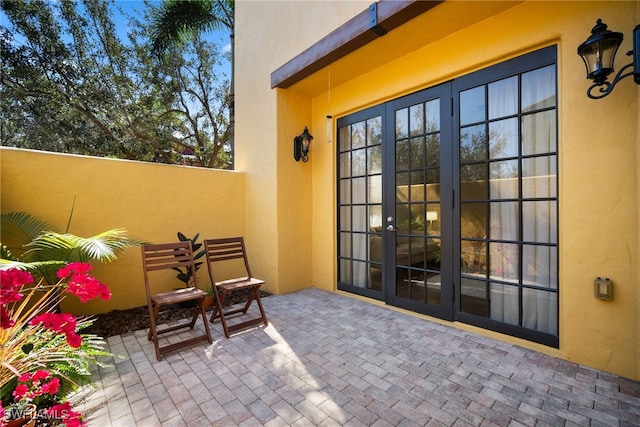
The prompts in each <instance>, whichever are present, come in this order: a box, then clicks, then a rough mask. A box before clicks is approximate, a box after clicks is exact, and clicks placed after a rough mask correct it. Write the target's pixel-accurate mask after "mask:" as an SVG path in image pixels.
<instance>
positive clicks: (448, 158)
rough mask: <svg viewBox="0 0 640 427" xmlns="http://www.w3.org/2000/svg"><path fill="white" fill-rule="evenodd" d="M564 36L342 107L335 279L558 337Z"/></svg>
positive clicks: (535, 335)
mask: <svg viewBox="0 0 640 427" xmlns="http://www.w3.org/2000/svg"><path fill="white" fill-rule="evenodd" d="M555 62H556V49H555V46H552V47H549V48H545V49H542V50H540V51H537V52H533V53H531V54H528V55H524V56H522V57H519V58H516V59H514V60H510V61H507V62H505V63H502V64H498V65H496V66H493V67H490V68H488V69H485V70H481V71H479V72H476V73H473V74H470V75H467V76H463V77H461V78H458V79H456V80H454V81H451V82H448V83H444V84H441V85H438V86H436V87H432V88H429V89H426V90H423V91H420V92H417V93H414V94H411V95H408V96H405V97H402V98H399V99H396V100H393V101H389V102H387V103H385V104H382V105H378V106H375V107H372V108H368V109H366V110H363V111H360V112H357V113H355V114H351V115H349V116H347V117H343V118H340V119H339V120H338V159H337V161H338V236H337V238H338V242H339V243H338V287H339V289H343V290H346V291H349V292H354V293H358V294H361V295H365V296H369V297H372V298H377V299H380V300H383V301H385V302H387V303H389V304H391V305H395V306H398V307H402V308H406V309H409V310H413V311H416V312H420V313H424V314H428V315H432V316H436V317H439V318H442V319H446V320H458V321H462V322H466V323H469V324H474V325H477V326H480V327H485V328H488V329H492V330H496V331H500V332H503V333H508V334H511V335H515V336H520V337H523V338H526V339H530V340H532V341H536V342H541V343H544V344H547V345H551V346H557V345H558V299H557V294H558V283H557V271H558V255H557V254H558V249H557V246H558V245H557V232H558V230H557V173H556V169H557V166H556V165H557V154H556V153H557V136H556V135H557V130H556V129H557V124H556V117H557V108H556V91H557V90H556V83H555V82H556V66H555Z"/></svg>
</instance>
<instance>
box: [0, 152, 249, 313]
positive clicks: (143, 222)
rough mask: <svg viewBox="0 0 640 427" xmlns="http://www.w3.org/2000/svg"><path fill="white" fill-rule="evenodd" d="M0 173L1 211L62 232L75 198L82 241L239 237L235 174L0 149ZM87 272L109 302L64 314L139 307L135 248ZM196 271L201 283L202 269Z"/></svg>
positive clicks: (241, 202) (242, 206)
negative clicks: (110, 235) (118, 232)
mask: <svg viewBox="0 0 640 427" xmlns="http://www.w3.org/2000/svg"><path fill="white" fill-rule="evenodd" d="M0 168H1V169H0V170H1V177H0V182H1V183H2V189H1V198H0V203H1V209H2V212H19V211H24V212H27V213H29V214H31V215H35V216H36V217H38V218H40V219H42V220H44V221H46V222H48V223H50V224H52V225H54V226H56V227H57V228H58V229H60V230H62V231H64V228H65V227H66V225H67V221H68V220H69V215H70V212H71V207H72V205H73V200H74V197H75V208H74V212H73V218H72V221H71V226H70V228H69V232H70V233H73V234H76V235H79V236H82V237H89V236H93V235H96V234H98V233H101V232H103V231H106V230H110V229H114V228H121V227H124V228H126V229H127V231H128V232H129V234H131V235H134V236H136V237H139V238H141V239H144V240H146V241H150V242H154V243H164V242H175V241H177V237H176V233H177V232H178V231H181V232H182V233H184V234H185V235H187V236H189V237H193V236H194V235H195V234H196V233H200V241H202V239H204V238H213V237H227V236H232V235H243V234H244V232H245V212H246V202H245V196H244V195H245V177H244V174H242V173H239V172H231V171H221V170H211V169H203V168H192V167H185V166H171V165H160V164H152V163H142V162H132V161H125V160H112V159H99V158H93V157H81V156H72V155H62V154H53V153H43V152H37V151H29V150H17V149H11V148H1V149H0ZM3 243H5V242H3ZM93 273H95V276H96V277H97V278H99V279H100V280H101V281H103V282H104V283H106V284H108V285H109V288H110V289H111V292H112V298H111V300H110V301H102V300H98V301H89V302H87V303H85V304H80V303H77V302H76V301H75V299H74V298H68V299H67V301H66V303H67V306H65V307H64V308H65V309H68V310H71V311H73V312H75V313H76V314H95V313H102V312H106V311H110V310H113V309H123V308H131V307H137V306H141V305H145V304H146V297H145V291H144V282H143V277H142V261H141V254H140V249H139V248H130V249H127V250H126V252H125V253H124V254H123V255H122V256H121V257H120V258H119V259H118V260H117V261H115V262H113V263H108V264H103V265H97V266H96V268H95V269H94V270H93ZM199 273H200V274H199V278H201V279H202V284H205V285H206V284H208V278H207V275H206V268H201V269H200V271H199ZM180 284H181V282H179V281H177V280H176V285H177V287H179V286H180Z"/></svg>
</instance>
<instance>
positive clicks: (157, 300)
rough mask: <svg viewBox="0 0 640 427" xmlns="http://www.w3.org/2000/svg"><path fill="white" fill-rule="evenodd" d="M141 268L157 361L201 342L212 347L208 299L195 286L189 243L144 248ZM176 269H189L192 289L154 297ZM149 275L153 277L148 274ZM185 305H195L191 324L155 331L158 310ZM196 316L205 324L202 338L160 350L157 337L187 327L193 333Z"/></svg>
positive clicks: (193, 265)
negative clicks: (207, 342) (154, 290)
mask: <svg viewBox="0 0 640 427" xmlns="http://www.w3.org/2000/svg"><path fill="white" fill-rule="evenodd" d="M142 266H143V270H144V286H145V288H146V291H147V305H148V307H149V323H150V327H149V333H148V335H147V338H148V339H149V341H153V344H154V345H155V347H156V357H157V359H158V361H159V360H160V357H161V355H162V354H163V353H166V352H169V351H173V350H177V349H179V348H183V347H187V346H191V345H193V344H196V343H199V342H203V341H209V344H211V343H212V342H213V341H212V339H211V331H210V329H209V323H208V322H207V315H206V313H205V309H204V305H203V301H204V298H205V297H206V296H207V293H206V292H205V291H203V290H202V289H200V287H199V286H198V278H197V276H196V266H195V261H194V259H193V250H192V248H191V242H190V241H186V242H179V243H166V244H152V245H143V246H142ZM176 268H178V269H179V268H186V269H190V270H191V273H192V277H193V285H194V286H193V287H188V288H184V289H177V290H171V291H165V292H161V293H153V289H157V288H158V286H159V283H160V282H165V283H166V281H167V280H166V279H167V278H174V277H175V272H174V271H173V270H174V269H176ZM169 271H172V273H171V274H168V273H169ZM152 272H153V273H154V274H151V273H152ZM151 279H153V280H151ZM152 282H153V283H152ZM178 283H179V282H178V281H176V284H178ZM170 286H171V285H169V286H167V285H165V287H164V289H167V287H170ZM187 301H192V303H193V304H194V308H193V317H192V318H191V321H188V322H181V323H178V324H177V325H174V326H168V327H166V328H164V329H158V313H159V312H160V308H161V307H163V306H166V305H169V304H178V303H182V302H187ZM199 315H201V316H202V320H203V322H204V328H205V331H206V332H205V333H204V334H202V335H198V336H194V337H192V338H188V339H184V340H182V341H178V342H174V343H172V344H169V345H165V346H162V347H161V346H160V344H159V341H158V335H160V334H164V333H167V332H172V331H176V330H178V329H182V328H187V327H188V328H190V329H193V328H194V326H195V324H196V320H198V316H199Z"/></svg>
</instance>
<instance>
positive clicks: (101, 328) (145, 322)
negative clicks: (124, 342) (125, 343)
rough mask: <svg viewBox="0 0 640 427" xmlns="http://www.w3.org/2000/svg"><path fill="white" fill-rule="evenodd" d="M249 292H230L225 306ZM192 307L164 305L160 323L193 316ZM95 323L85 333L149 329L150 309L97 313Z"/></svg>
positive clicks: (103, 334)
mask: <svg viewBox="0 0 640 427" xmlns="http://www.w3.org/2000/svg"><path fill="white" fill-rule="evenodd" d="M270 295H271V294H270V293H269V292H266V291H260V297H261V298H264V297H268V296H270ZM246 297H247V294H246V292H244V291H237V292H233V293H231V294H229V295H228V296H227V299H226V301H225V304H224V305H225V307H228V306H230V305H234V304H238V303H240V302H244V301H246ZM209 310H211V309H209ZM192 314H193V309H192V308H185V307H180V306H177V305H172V306H166V307H163V310H161V311H160V316H159V318H160V320H159V323H160V324H162V323H167V322H174V321H177V320H180V319H184V318H187V317H191V315H192ZM92 317H94V318H95V321H94V322H93V325H91V326H90V327H88V328H86V329H84V330H83V333H89V334H95V335H98V336H101V337H103V338H106V337H110V336H112V335H121V334H125V333H127V332H132V331H137V330H139V329H147V328H148V327H149V309H148V308H147V306H146V305H145V306H142V307H135V308H129V309H126V310H113V311H110V312H108V313H103V314H96V315H94V316H92Z"/></svg>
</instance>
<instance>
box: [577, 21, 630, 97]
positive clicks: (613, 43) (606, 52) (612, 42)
mask: <svg viewBox="0 0 640 427" xmlns="http://www.w3.org/2000/svg"><path fill="white" fill-rule="evenodd" d="M622 38H623V35H622V33H616V32H613V31H610V30H607V25H606V24H604V23H603V22H602V20H601V19H598V21H597V22H596V26H595V27H593V29H592V30H591V36H589V38H588V39H587V40H586V41H585V42H584V43H582V44H581V45H580V46H578V55H580V57H582V60H583V61H584V65H585V66H586V67H587V79H590V80H593V85H591V87H590V88H589V89H587V96H588V97H589V98H592V99H599V98H604V97H605V96H607V95H609V93H611V91H612V90H613V88H614V86H615V85H616V84H617V83H618V82H619V81H620V80H622V79H623V78H625V77H628V76H633V79H634V81H635V82H636V83H637V84H640V25H636V28H634V30H633V50H630V51H629V52H627V55H628V56H631V57H632V58H633V62H632V63H631V64H627V65H625V66H624V67H622V68H621V69H620V71H618V74H616V76H615V77H614V79H613V81H611V82H608V81H607V77H608V76H609V74H611V73H613V71H614V70H613V64H614V62H615V59H616V52H617V51H618V48H619V47H620V44H621V43H622ZM629 68H633V70H631V71H627V70H628V69H629ZM625 71H627V72H626V73H625ZM595 88H598V91H597V92H596V93H595V94H593V93H592V92H593V90H594V89H595Z"/></svg>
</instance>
